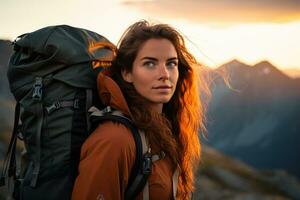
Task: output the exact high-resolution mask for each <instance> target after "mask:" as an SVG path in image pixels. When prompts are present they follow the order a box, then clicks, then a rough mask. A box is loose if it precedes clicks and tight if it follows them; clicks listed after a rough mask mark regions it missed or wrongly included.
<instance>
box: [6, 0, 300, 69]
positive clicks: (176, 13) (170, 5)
mask: <svg viewBox="0 0 300 200" xmlns="http://www.w3.org/2000/svg"><path fill="white" fill-rule="evenodd" d="M0 1H1V8H0V9H1V12H0V19H1V21H0V26H1V27H2V28H1V31H0V38H1V39H10V40H13V39H14V38H15V37H16V36H18V35H20V34H22V33H25V32H32V31H34V30H37V29H39V28H42V27H45V26H49V25H56V24H69V25H72V26H77V27H82V28H87V29H90V30H93V31H96V32H98V33H100V34H102V35H104V36H105V37H107V38H108V39H109V40H111V41H112V42H114V43H115V44H116V43H117V41H118V39H119V38H120V36H121V34H122V33H123V31H124V30H125V29H126V28H127V27H128V26H129V25H130V24H132V23H134V22H136V21H138V20H140V19H147V20H151V21H153V22H161V23H168V24H171V25H172V26H174V27H175V28H177V29H178V30H180V31H181V32H182V33H183V34H184V35H185V36H186V37H187V45H188V47H189V48H190V49H191V51H192V52H193V53H194V54H195V56H196V57H197V58H198V59H199V61H200V62H202V63H204V64H206V65H208V66H211V67H216V66H219V65H220V64H223V63H224V62H227V61H230V60H232V59H238V60H240V61H242V62H245V63H247V64H250V65H252V64H255V63H257V62H259V61H261V60H268V61H270V62H271V63H273V64H274V65H275V66H277V67H279V68H281V69H285V68H294V69H295V68H296V69H300V56H299V55H300V37H299V35H300V11H299V10H300V4H299V3H298V2H297V1H296V0H287V1H279V0H275V1H273V2H271V3H268V2H269V1H265V2H264V1H258V0H255V1H253V3H252V4H251V3H249V2H248V3H241V2H240V1H237V0H236V1H234V0H233V1H232V0H230V1H229V0H220V1H204V0H199V1H196V0H188V1H183V0H177V1H171V0H161V1H156V0H146V1H138V0H135V1H133V0H127V1H126V0H114V1H108V0H107V1H98V0H90V1H83V0H76V1H70V0H67V1H64V2H61V1H59V0H52V1H51V2H50V1H37V0H30V1H17V0H11V1H4V0H0ZM262 2H264V3H262ZM268 4H270V5H268Z"/></svg>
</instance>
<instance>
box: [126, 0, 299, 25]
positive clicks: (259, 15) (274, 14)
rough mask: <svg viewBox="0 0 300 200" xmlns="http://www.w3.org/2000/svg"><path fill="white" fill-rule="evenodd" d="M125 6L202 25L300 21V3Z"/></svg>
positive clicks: (222, 0) (205, 1) (168, 1)
mask: <svg viewBox="0 0 300 200" xmlns="http://www.w3.org/2000/svg"><path fill="white" fill-rule="evenodd" d="M122 3H123V4H124V5H127V6H130V7H133V8H135V9H138V10H140V11H142V12H143V13H146V14H148V15H151V16H158V17H166V18H177V19H178V18H180V19H185V20H191V21H194V22H201V23H215V24H236V23H253V22H255V23H257V22H289V21H295V20H298V19H300V1H299V0H285V1H282V0H252V1H241V0H144V1H143V0H140V1H137V0H127V1H123V2H122Z"/></svg>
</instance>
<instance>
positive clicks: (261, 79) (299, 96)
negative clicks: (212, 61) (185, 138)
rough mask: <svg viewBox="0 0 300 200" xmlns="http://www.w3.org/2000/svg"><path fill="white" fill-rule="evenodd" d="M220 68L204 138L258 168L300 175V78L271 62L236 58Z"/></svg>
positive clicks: (214, 85) (204, 140)
mask: <svg viewBox="0 0 300 200" xmlns="http://www.w3.org/2000/svg"><path fill="white" fill-rule="evenodd" d="M217 70H219V71H223V72H225V73H226V74H227V75H228V77H229V84H230V86H229V87H228V85H226V84H225V83H224V81H223V79H222V78H217V79H216V80H215V82H214V84H213V86H212V101H211V102H210V105H209V111H208V136H207V139H202V141H203V142H204V143H206V144H208V145H210V146H212V147H215V148H216V149H218V150H219V151H221V152H223V153H225V154H227V155H230V156H233V157H234V158H237V159H240V160H242V161H244V162H246V163H248V164H250V165H251V166H254V167H257V168H259V169H262V170H263V169H284V170H287V171H288V172H289V173H292V174H294V175H296V176H298V178H300V145H299V144H300V79H299V78H296V79H293V78H290V77H288V76H287V75H285V74H284V73H283V72H281V71H280V70H278V69H277V68H276V67H274V66H273V65H272V64H271V63H269V62H267V61H263V62H260V63H258V64H256V65H254V66H249V65H246V64H244V63H242V62H239V61H238V60H233V61H231V62H228V63H226V64H224V65H222V66H220V67H219V68H218V69H217Z"/></svg>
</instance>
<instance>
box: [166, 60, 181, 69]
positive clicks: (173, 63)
mask: <svg viewBox="0 0 300 200" xmlns="http://www.w3.org/2000/svg"><path fill="white" fill-rule="evenodd" d="M177 66H178V63H177V61H170V62H168V63H167V67H169V68H174V67H177Z"/></svg>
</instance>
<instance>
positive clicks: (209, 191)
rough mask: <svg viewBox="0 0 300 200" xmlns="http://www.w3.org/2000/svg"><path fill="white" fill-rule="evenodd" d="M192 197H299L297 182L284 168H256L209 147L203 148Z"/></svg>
mask: <svg viewBox="0 0 300 200" xmlns="http://www.w3.org/2000/svg"><path fill="white" fill-rule="evenodd" d="M202 157H203V159H202V162H201V167H200V169H199V172H198V176H197V182H196V192H195V194H194V199H197V200H198V199H199V200H202V199H203V200H218V199H220V200H227V199H228V200H287V199H292V200H296V199H300V183H299V181H298V180H297V179H296V178H295V177H293V176H291V175H289V174H287V173H286V172H284V171H266V172H261V171H257V170H255V169H254V168H251V167H249V166H247V165H245V164H244V163H242V162H239V161H236V160H233V159H232V158H230V157H227V156H225V155H223V154H221V153H219V152H217V151H216V150H214V149H212V148H210V147H207V146H205V147H203V152H202Z"/></svg>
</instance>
